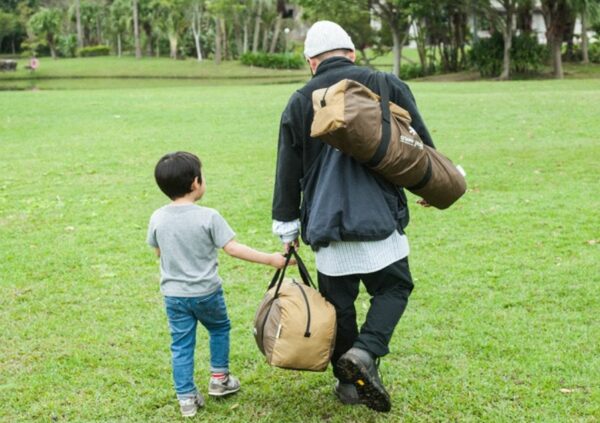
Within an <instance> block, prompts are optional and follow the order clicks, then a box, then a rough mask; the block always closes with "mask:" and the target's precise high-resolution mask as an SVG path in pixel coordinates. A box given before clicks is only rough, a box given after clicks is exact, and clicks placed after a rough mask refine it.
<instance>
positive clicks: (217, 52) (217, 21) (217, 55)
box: [215, 16, 222, 65]
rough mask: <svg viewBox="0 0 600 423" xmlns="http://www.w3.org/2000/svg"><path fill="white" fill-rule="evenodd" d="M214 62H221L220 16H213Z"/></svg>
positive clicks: (218, 63)
mask: <svg viewBox="0 0 600 423" xmlns="http://www.w3.org/2000/svg"><path fill="white" fill-rule="evenodd" d="M215 25H216V27H215V64H217V65H220V64H221V45H222V41H221V18H220V17H218V16H217V17H216V18H215Z"/></svg>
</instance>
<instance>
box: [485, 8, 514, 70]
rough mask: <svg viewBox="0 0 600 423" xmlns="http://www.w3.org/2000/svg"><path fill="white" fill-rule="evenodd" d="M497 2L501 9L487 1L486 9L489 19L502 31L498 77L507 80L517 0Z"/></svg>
mask: <svg viewBox="0 0 600 423" xmlns="http://www.w3.org/2000/svg"><path fill="white" fill-rule="evenodd" d="M497 3H498V5H499V6H501V7H502V9H499V8H497V7H496V6H495V4H494V3H491V2H488V3H487V11H488V14H489V17H490V21H492V22H494V23H495V24H496V25H497V26H499V27H500V30H501V31H502V39H503V40H504V51H503V59H502V72H501V73H500V79H501V80H507V79H509V78H510V49H511V47H512V39H513V34H514V24H515V18H516V15H517V8H518V5H519V0H497Z"/></svg>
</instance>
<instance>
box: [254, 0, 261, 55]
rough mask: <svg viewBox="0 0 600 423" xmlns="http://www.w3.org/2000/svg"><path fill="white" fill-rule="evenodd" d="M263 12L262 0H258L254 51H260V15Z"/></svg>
mask: <svg viewBox="0 0 600 423" xmlns="http://www.w3.org/2000/svg"><path fill="white" fill-rule="evenodd" d="M261 14H262V1H261V0H258V12H257V13H256V18H255V19H254V36H253V37H252V53H257V52H258V37H259V35H260V19H261V17H260V15H261Z"/></svg>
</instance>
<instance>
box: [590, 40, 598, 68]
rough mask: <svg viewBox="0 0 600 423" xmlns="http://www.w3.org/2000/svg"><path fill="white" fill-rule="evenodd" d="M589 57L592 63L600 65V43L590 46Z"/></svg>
mask: <svg viewBox="0 0 600 423" xmlns="http://www.w3.org/2000/svg"><path fill="white" fill-rule="evenodd" d="M588 55H589V57H590V62H593V63H600V41H599V42H596V43H593V44H590V46H589V47H588Z"/></svg>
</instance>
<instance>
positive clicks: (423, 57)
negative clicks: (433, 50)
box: [415, 22, 427, 72]
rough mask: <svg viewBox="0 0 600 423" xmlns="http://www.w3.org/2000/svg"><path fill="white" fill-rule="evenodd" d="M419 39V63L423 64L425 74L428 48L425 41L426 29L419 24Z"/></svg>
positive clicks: (417, 39) (417, 40) (417, 38)
mask: <svg viewBox="0 0 600 423" xmlns="http://www.w3.org/2000/svg"><path fill="white" fill-rule="evenodd" d="M416 27H417V37H416V39H415V41H416V43H417V52H418V53H419V62H420V63H421V68H422V69H423V72H426V69H427V46H426V39H425V28H424V26H423V25H420V24H419V23H418V22H417V25H416Z"/></svg>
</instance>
